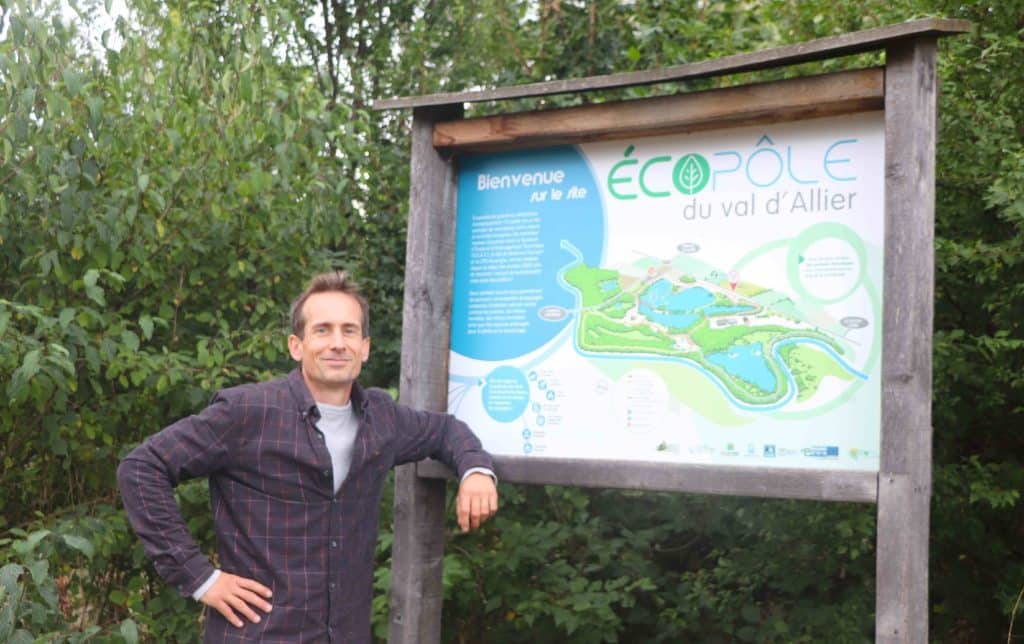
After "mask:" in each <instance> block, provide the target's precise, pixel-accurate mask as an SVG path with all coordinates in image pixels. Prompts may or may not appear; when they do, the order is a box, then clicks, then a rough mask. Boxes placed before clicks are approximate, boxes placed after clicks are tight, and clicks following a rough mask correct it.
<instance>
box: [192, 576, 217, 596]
mask: <svg viewBox="0 0 1024 644" xmlns="http://www.w3.org/2000/svg"><path fill="white" fill-rule="evenodd" d="M217 577H220V571H219V570H214V571H213V574H212V575H210V576H209V577H208V578H207V579H206V581H204V582H203V585H202V586H200V587H199V588H196V592H194V593H192V599H194V600H196V601H199V600H200V599H202V598H203V595H205V594H206V591H208V590H210V587H211V586H213V584H214V582H216V581H217Z"/></svg>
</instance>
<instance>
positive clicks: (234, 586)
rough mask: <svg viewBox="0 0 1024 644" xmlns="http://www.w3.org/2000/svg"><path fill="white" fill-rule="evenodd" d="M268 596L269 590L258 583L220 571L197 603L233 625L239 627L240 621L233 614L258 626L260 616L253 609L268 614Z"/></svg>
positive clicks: (269, 594)
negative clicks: (201, 603)
mask: <svg viewBox="0 0 1024 644" xmlns="http://www.w3.org/2000/svg"><path fill="white" fill-rule="evenodd" d="M270 596H271V592H270V589H269V588H267V587H266V586H264V585H263V584H261V583H260V582H258V581H255V580H253V579H246V578H245V577H239V576H238V575H232V574H231V573H228V572H224V571H221V573H220V576H219V577H217V580H216V581H214V582H213V585H212V586H210V589H209V590H207V591H206V593H205V594H203V596H202V597H200V598H199V601H201V602H203V603H204V604H206V605H207V606H209V607H210V608H213V609H214V610H216V611H217V612H218V613H220V614H221V615H223V616H224V618H225V619H226V620H228V621H229V622H231V623H232V624H233V625H235V626H238V627H241V626H242V620H241V619H239V617H238V615H237V614H235V612H236V611H237V612H239V613H241V614H242V615H243V616H244V617H245V618H246V619H248V620H249V621H250V622H252V623H254V624H258V623H259V621H260V616H259V615H258V614H257V613H256V611H255V610H253V607H256V608H258V609H260V610H262V611H263V612H264V613H269V612H270V602H268V601H267V599H270Z"/></svg>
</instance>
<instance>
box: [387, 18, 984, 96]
mask: <svg viewBox="0 0 1024 644" xmlns="http://www.w3.org/2000/svg"><path fill="white" fill-rule="evenodd" d="M968 30H970V22H968V21H966V20H949V19H944V18H924V19H921V20H912V21H909V22H904V23H900V24H897V25H889V26H886V27H878V28H876V29H867V30H864V31H855V32H851V33H847V34H840V35H838V36H830V37H828V38H819V39H817V40H811V41H808V42H803V43H798V44H795V45H787V46H785V47H776V48H773V49H766V50H763V51H758V52H752V53H747V54H736V55H733V56H725V57H724V58H718V59H715V60H707V61H702V62H699V63H691V64H685V65H675V66H672V67H665V68H662V69H654V70H649V71H640V72H626V73H620V74H609V75H607V76H589V77H586V78H578V79H569V80H557V81H548V82H543V83H530V84H526V85H516V86H512V87H502V88H498V89H482V90H471V91H465V92H447V93H441V94H431V95H427V96H406V97H400V98H390V99H383V100H377V101H374V103H373V107H374V109H378V110H386V109H395V108H403V107H422V106H425V105H453V104H460V105H461V104H462V103H473V102H480V101H497V100H505V99H510V98H524V97H529V96H547V95H551V94H566V93H569V92H586V91H593V90H598V89H614V88H619V87H633V86H637V85H653V84H656V83H665V82H672V81H685V80H695V79H698V78H707V77H710V76H723V75H726V74H737V73H740V72H749V71H754V70H758V69H766V68H769V67H781V66H784V65H794V64H797V63H805V62H808V61H812V60H823V59H825V58H838V57H840V56H849V55H851V54H859V53H862V52H866V51H874V50H878V49H882V48H884V47H886V46H887V45H888V44H890V43H892V42H894V41H897V40H903V39H907V38H912V37H916V36H936V37H937V36H942V35H948V34H957V33H963V32H966V31H968Z"/></svg>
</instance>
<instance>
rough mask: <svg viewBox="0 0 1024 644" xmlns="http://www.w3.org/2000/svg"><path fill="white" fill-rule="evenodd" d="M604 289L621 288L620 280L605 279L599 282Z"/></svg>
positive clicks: (599, 286)
mask: <svg viewBox="0 0 1024 644" xmlns="http://www.w3.org/2000/svg"><path fill="white" fill-rule="evenodd" d="M598 288H600V289H601V290H602V291H614V290H616V289H618V288H619V280H605V281H603V282H601V283H600V284H598Z"/></svg>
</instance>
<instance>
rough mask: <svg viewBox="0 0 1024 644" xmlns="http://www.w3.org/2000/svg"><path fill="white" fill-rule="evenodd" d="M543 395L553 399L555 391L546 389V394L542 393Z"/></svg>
mask: <svg viewBox="0 0 1024 644" xmlns="http://www.w3.org/2000/svg"><path fill="white" fill-rule="evenodd" d="M544 397H545V398H547V399H548V400H554V399H555V392H554V390H551V391H548V392H547V393H546V394H544Z"/></svg>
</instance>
